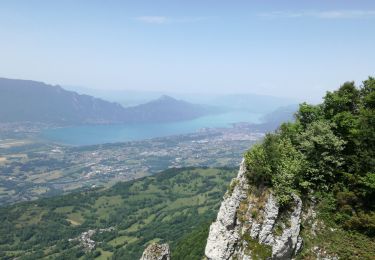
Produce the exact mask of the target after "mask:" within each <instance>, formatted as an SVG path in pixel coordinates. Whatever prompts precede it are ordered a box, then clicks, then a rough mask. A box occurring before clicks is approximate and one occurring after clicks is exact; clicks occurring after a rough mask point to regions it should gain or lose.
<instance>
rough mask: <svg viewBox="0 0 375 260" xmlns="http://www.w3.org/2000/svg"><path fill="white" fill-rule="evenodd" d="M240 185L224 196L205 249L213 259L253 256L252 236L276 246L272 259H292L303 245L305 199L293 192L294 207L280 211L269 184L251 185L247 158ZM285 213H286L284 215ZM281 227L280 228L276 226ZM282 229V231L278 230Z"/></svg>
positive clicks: (240, 177) (206, 253)
mask: <svg viewBox="0 0 375 260" xmlns="http://www.w3.org/2000/svg"><path fill="white" fill-rule="evenodd" d="M233 184H236V186H235V187H234V188H233V187H232V188H231V189H230V190H232V192H230V191H228V192H227V193H226V195H225V196H224V199H223V202H222V204H221V207H220V210H219V213H218V215H217V219H216V221H215V222H214V223H213V224H212V225H211V227H210V232H209V236H208V240H207V245H206V249H205V255H206V257H207V258H208V259H209V260H231V259H238V260H250V259H252V258H254V256H253V257H252V248H251V244H253V243H254V242H251V243H250V242H249V243H248V242H247V241H246V240H245V237H246V236H247V237H250V238H251V239H253V240H255V241H256V242H258V243H259V244H261V245H265V246H267V247H269V248H270V249H269V250H270V252H271V249H272V256H271V255H270V259H291V258H292V257H293V256H294V255H295V253H296V252H298V251H299V250H300V249H301V247H302V238H301V237H300V236H299V233H300V224H301V214H302V201H301V199H300V198H299V197H298V196H297V195H293V198H294V204H293V207H292V209H291V211H288V212H280V207H279V205H278V203H277V200H276V198H275V196H274V195H273V194H272V191H271V190H270V189H267V188H259V189H258V188H256V187H255V190H257V192H251V191H250V188H254V187H251V186H250V185H249V183H248V180H247V178H246V167H245V163H244V161H243V162H242V163H241V167H240V170H239V172H238V176H237V177H236V178H234V180H232V184H231V186H232V185H233ZM280 214H283V217H282V218H281V217H280ZM276 228H278V232H275V229H276ZM275 233H278V234H275Z"/></svg>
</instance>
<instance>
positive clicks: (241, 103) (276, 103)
mask: <svg viewBox="0 0 375 260" xmlns="http://www.w3.org/2000/svg"><path fill="white" fill-rule="evenodd" d="M212 102H213V103H214V104H215V105H217V106H220V107H226V108H228V109H231V110H233V109H237V110H243V111H248V112H253V113H270V112H272V111H274V110H276V109H278V108H279V107H284V106H289V105H290V104H295V103H298V102H296V101H295V100H293V99H290V98H283V97H274V96H266V95H256V94H234V95H222V96H219V97H216V98H214V99H213V100H212Z"/></svg>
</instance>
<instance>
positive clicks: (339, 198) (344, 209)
mask: <svg viewBox="0 0 375 260" xmlns="http://www.w3.org/2000/svg"><path fill="white" fill-rule="evenodd" d="M245 158H246V163H247V168H248V177H249V179H250V181H252V182H253V183H254V184H257V185H268V186H272V187H273V189H274V191H275V193H276V195H277V198H278V200H279V202H280V204H281V205H287V204H288V203H289V202H290V201H291V196H292V194H293V193H297V194H300V195H307V194H308V193H309V192H311V191H315V192H316V191H319V192H323V193H324V194H325V195H324V196H325V197H329V196H331V197H332V198H333V201H334V203H333V205H334V207H332V209H331V211H330V214H331V216H333V219H335V221H336V223H337V224H339V225H341V226H342V227H344V228H346V229H349V230H356V231H359V232H361V233H363V234H366V235H368V236H375V203H374V201H375V79H374V78H371V77H370V78H368V79H367V80H365V81H364V82H363V85H362V86H361V87H359V88H357V87H356V86H355V85H354V83H353V82H346V83H344V84H343V85H342V86H341V87H340V88H339V89H338V90H336V91H333V92H327V94H326V96H325V97H324V102H323V103H322V104H319V105H309V104H306V103H303V104H301V105H300V108H299V111H298V112H297V113H296V121H295V122H294V123H285V124H283V125H281V126H280V128H279V129H278V130H277V131H276V132H275V133H273V134H269V135H267V136H266V138H265V140H264V142H263V143H262V144H258V145H256V146H254V147H253V148H252V149H251V150H249V151H248V152H247V153H246V155H245ZM324 196H323V197H324Z"/></svg>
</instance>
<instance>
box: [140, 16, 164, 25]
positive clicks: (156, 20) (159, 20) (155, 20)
mask: <svg viewBox="0 0 375 260" xmlns="http://www.w3.org/2000/svg"><path fill="white" fill-rule="evenodd" d="M135 19H136V20H137V21H140V22H143V23H151V24H164V23H166V22H168V18H167V17H165V16H139V17H136V18H135Z"/></svg>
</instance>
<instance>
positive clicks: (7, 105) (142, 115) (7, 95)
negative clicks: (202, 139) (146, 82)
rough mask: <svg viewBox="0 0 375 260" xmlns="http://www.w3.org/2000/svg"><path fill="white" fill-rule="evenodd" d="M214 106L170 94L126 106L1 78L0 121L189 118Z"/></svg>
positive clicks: (165, 120)
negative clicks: (188, 100)
mask: <svg viewBox="0 0 375 260" xmlns="http://www.w3.org/2000/svg"><path fill="white" fill-rule="evenodd" d="M212 112H213V109H210V108H207V107H204V106H201V105H196V104H191V103H188V102H185V101H182V100H176V99H173V98H171V97H168V96H162V97H161V98H159V99H157V100H155V101H151V102H149V103H146V104H142V105H138V106H134V107H129V108H124V107H123V106H121V105H120V104H118V103H112V102H108V101H105V100H102V99H99V98H95V97H92V96H89V95H80V94H78V93H76V92H73V91H67V90H65V89H63V88H61V87H60V86H52V85H47V84H45V83H42V82H37V81H31V80H15V79H6V78H0V122H24V121H28V122H41V123H52V124H62V125H65V124H105V123H149V122H169V121H179V120H189V119H193V118H197V117H199V116H203V115H206V114H208V113H212Z"/></svg>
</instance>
